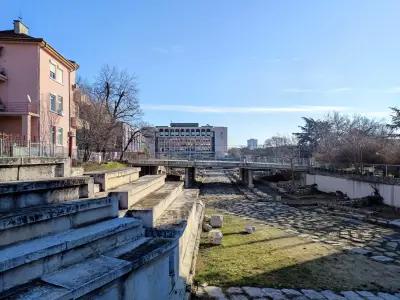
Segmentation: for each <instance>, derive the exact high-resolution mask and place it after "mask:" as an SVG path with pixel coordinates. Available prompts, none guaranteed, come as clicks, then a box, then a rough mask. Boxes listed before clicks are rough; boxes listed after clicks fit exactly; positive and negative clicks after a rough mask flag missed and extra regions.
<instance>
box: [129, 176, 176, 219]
mask: <svg viewBox="0 0 400 300" xmlns="http://www.w3.org/2000/svg"><path fill="white" fill-rule="evenodd" d="M182 189H183V182H166V183H165V184H164V185H163V186H162V187H161V188H159V189H158V190H156V191H154V192H153V193H151V194H149V195H147V196H146V197H144V198H143V199H142V200H140V201H138V202H136V203H135V204H134V205H132V206H131V207H130V208H129V210H128V212H127V215H128V216H132V217H135V218H138V219H141V220H142V221H143V225H144V226H146V227H153V226H154V225H155V222H156V220H157V218H158V217H159V216H160V215H161V214H162V213H163V212H164V211H165V209H167V207H168V206H169V205H170V204H171V203H172V201H174V200H175V199H176V197H177V196H178V195H179V194H180V193H181V192H182Z"/></svg>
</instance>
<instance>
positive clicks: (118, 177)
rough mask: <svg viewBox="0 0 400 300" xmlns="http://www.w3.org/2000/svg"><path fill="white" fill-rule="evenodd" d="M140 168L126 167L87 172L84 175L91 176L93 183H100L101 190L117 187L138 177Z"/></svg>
mask: <svg viewBox="0 0 400 300" xmlns="http://www.w3.org/2000/svg"><path fill="white" fill-rule="evenodd" d="M139 172H140V168H126V169H122V170H111V171H95V172H87V173H85V175H88V176H90V177H93V179H94V183H98V184H100V187H101V191H108V190H109V189H113V188H117V187H119V186H122V185H125V184H129V183H131V182H133V181H135V180H137V179H139Z"/></svg>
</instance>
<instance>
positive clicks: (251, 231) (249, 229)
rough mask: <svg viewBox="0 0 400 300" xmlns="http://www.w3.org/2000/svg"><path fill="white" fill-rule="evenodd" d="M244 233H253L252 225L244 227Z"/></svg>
mask: <svg viewBox="0 0 400 300" xmlns="http://www.w3.org/2000/svg"><path fill="white" fill-rule="evenodd" d="M244 231H246V232H247V233H249V234H251V233H254V232H255V231H256V227H255V226H253V225H246V227H245V228H244Z"/></svg>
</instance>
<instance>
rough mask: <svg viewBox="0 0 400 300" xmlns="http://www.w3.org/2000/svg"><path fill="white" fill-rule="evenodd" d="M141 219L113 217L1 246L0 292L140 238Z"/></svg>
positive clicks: (141, 234) (141, 229)
mask: <svg viewBox="0 0 400 300" xmlns="http://www.w3.org/2000/svg"><path fill="white" fill-rule="evenodd" d="M143 233H144V232H143V228H142V225H141V222H140V220H136V219H132V218H114V219H111V220H107V221H103V222H100V223H97V224H94V225H89V226H86V227H82V228H78V229H71V230H68V231H65V232H61V233H57V234H52V235H49V236H45V237H41V238H36V239H34V240H30V241H25V242H22V243H18V244H15V245H12V246H9V247H6V248H3V249H1V250H0V274H1V276H0V292H1V291H5V290H8V289H10V288H13V287H15V286H18V285H21V284H24V283H27V282H29V281H31V280H33V279H36V278H39V277H41V276H43V275H45V274H46V273H51V272H54V271H56V270H58V269H60V268H62V267H66V266H69V265H72V264H76V263H79V262H81V261H83V260H85V259H86V258H88V257H91V256H94V255H99V254H102V253H104V252H107V251H111V250H112V249H114V248H116V247H120V246H122V245H124V244H126V243H130V242H133V241H135V240H139V239H141V238H143V235H144V234H143Z"/></svg>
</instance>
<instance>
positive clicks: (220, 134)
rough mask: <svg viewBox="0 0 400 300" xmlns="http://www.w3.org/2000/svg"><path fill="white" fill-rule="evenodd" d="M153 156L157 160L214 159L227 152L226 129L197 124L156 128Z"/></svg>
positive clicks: (221, 156)
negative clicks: (166, 158) (157, 158)
mask: <svg viewBox="0 0 400 300" xmlns="http://www.w3.org/2000/svg"><path fill="white" fill-rule="evenodd" d="M154 140H155V155H156V157H159V158H164V157H170V158H191V159H214V158H217V159H218V158H223V157H225V156H226V153H227V151H228V128H227V127H217V126H211V125H205V126H199V124H198V123H171V124H170V126H156V130H155V139H154Z"/></svg>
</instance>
